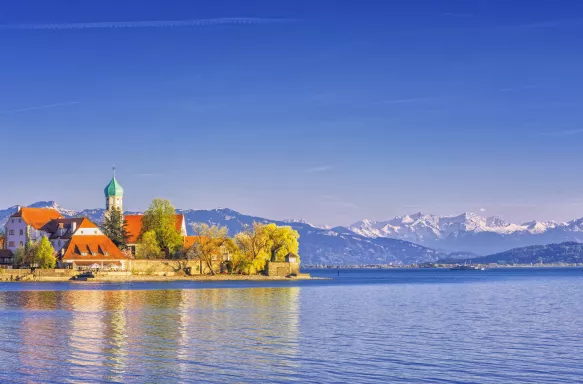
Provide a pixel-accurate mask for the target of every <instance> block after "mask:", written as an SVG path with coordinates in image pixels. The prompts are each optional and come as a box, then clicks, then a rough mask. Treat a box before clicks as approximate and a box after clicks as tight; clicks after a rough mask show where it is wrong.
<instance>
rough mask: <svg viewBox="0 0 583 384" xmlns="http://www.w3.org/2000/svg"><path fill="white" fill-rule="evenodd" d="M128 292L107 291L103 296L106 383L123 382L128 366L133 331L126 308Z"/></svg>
mask: <svg viewBox="0 0 583 384" xmlns="http://www.w3.org/2000/svg"><path fill="white" fill-rule="evenodd" d="M129 296H130V292H128V291H105V292H104V295H103V300H104V305H105V306H104V310H105V311H106V312H105V314H104V316H103V318H102V320H103V325H104V327H105V334H104V335H103V337H104V338H105V348H104V350H103V354H104V357H105V359H106V361H105V362H104V366H106V367H107V368H108V374H107V377H105V380H106V381H122V380H123V375H124V374H125V373H126V369H127V365H128V343H127V340H128V338H129V337H130V335H131V329H128V328H127V315H126V307H127V303H128V300H129Z"/></svg>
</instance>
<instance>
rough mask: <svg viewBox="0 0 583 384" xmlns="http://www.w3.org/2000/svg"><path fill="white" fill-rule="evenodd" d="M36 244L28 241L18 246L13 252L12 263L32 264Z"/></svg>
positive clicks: (33, 262)
mask: <svg viewBox="0 0 583 384" xmlns="http://www.w3.org/2000/svg"><path fill="white" fill-rule="evenodd" d="M37 247H38V245H37V244H35V243H33V242H32V241H29V242H27V243H26V245H25V246H24V247H22V246H21V247H19V248H18V249H17V250H16V252H15V253H14V263H15V264H17V265H33V264H35V263H36V261H35V255H36V250H37Z"/></svg>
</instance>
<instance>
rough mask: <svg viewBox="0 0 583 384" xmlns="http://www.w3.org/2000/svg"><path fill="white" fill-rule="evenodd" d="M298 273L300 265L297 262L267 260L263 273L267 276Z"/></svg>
mask: <svg viewBox="0 0 583 384" xmlns="http://www.w3.org/2000/svg"><path fill="white" fill-rule="evenodd" d="M299 273H300V265H299V264H298V263H286V262H274V261H269V262H267V265H266V266H265V274H266V275H267V276H269V277H287V276H290V275H294V276H297V275H299Z"/></svg>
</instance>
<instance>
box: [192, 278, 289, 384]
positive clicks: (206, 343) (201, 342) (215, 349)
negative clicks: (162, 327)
mask: <svg viewBox="0 0 583 384" xmlns="http://www.w3.org/2000/svg"><path fill="white" fill-rule="evenodd" d="M184 301H185V302H189V303H192V304H191V305H190V306H189V307H188V316H187V317H186V321H187V324H188V330H189V333H190V339H191V340H192V341H191V343H190V344H191V350H190V353H189V356H190V357H189V359H190V360H191V361H194V365H195V370H196V371H198V372H200V373H201V374H202V373H206V374H211V372H210V371H208V370H209V369H212V372H214V373H215V374H223V375H226V376H223V377H228V378H230V377H231V376H229V375H234V376H232V378H233V379H236V378H237V377H238V376H237V373H236V372H233V371H232V370H233V366H234V365H233V362H237V361H240V362H241V364H242V366H244V369H245V370H246V371H247V372H261V371H265V370H267V371H269V366H270V365H271V364H273V362H274V361H277V362H278V364H283V365H284V367H286V368H287V369H289V370H290V371H293V370H295V369H297V364H295V363H294V362H293V361H294V357H296V356H297V353H298V350H299V346H298V337H299V329H298V328H299V311H300V308H299V288H253V289H209V290H194V291H187V292H185V297H184ZM225 367H230V368H229V369H230V371H227V370H226V368H225ZM235 367H236V364H235ZM190 369H193V367H192V365H191V366H190Z"/></svg>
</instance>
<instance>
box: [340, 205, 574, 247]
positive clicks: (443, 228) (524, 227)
mask: <svg viewBox="0 0 583 384" xmlns="http://www.w3.org/2000/svg"><path fill="white" fill-rule="evenodd" d="M561 225H563V226H567V225H570V226H571V227H572V229H573V228H574V227H577V229H578V228H581V229H582V230H583V220H581V222H580V223H579V222H578V223H575V221H573V222H570V223H564V224H557V223H554V222H538V221H533V222H528V223H523V224H513V223H509V222H507V221H506V220H504V219H503V218H501V217H499V216H490V217H484V216H480V215H476V214H474V213H471V212H465V213H462V214H461V215H457V216H437V215H428V214H424V213H421V212H418V213H415V214H411V215H405V216H402V217H401V216H397V217H395V218H393V219H391V220H388V221H374V220H368V219H365V220H362V221H359V222H357V223H354V224H352V225H351V226H349V228H350V230H352V231H354V232H355V233H357V234H359V235H362V236H367V237H393V238H399V239H404V240H405V239H406V240H409V241H418V242H421V243H423V242H424V241H427V240H431V239H434V240H437V239H443V238H447V237H448V236H457V235H459V234H460V233H468V232H469V233H482V232H493V233H498V234H512V233H516V232H522V233H531V234H539V233H543V232H546V231H548V230H549V229H553V228H556V227H557V226H561ZM579 225H580V227H579Z"/></svg>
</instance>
